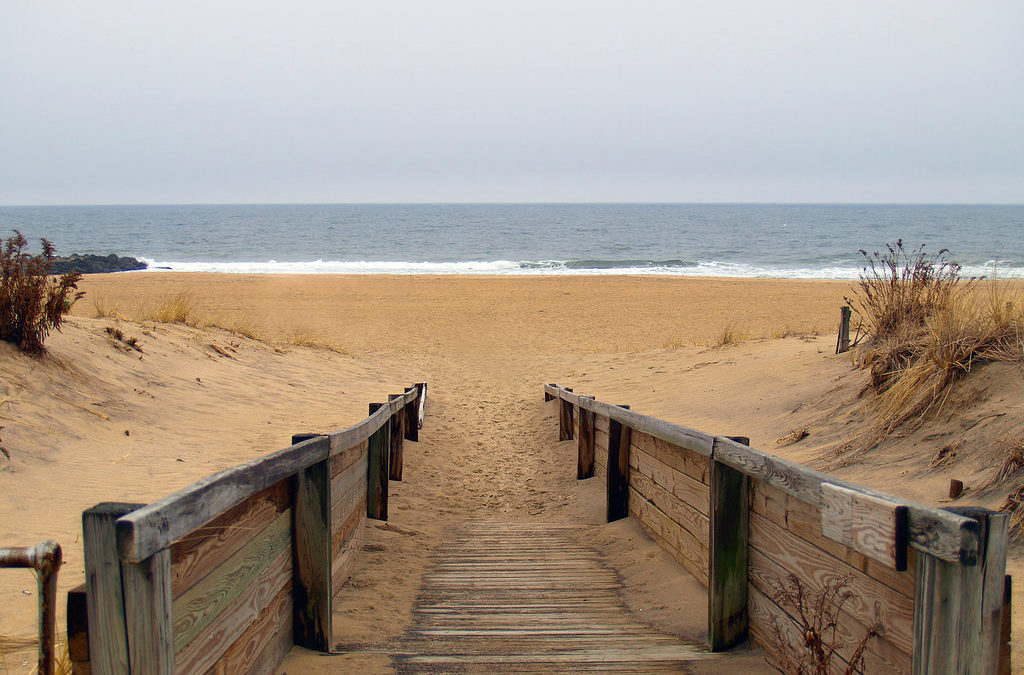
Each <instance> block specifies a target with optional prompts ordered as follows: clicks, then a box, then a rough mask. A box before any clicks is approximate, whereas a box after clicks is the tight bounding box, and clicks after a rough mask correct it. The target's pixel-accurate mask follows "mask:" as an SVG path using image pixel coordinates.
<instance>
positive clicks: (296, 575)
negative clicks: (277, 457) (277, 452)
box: [292, 459, 334, 652]
mask: <svg viewBox="0 0 1024 675" xmlns="http://www.w3.org/2000/svg"><path fill="white" fill-rule="evenodd" d="M330 473H331V467H330V460H329V459H325V460H324V461H322V462H318V463H316V464H314V465H312V466H310V467H306V468H305V469H303V470H302V471H300V472H299V473H298V474H297V475H296V476H295V508H294V511H293V513H292V516H293V518H294V520H293V539H292V550H293V552H294V561H293V568H292V575H293V576H292V589H293V593H294V624H293V629H292V630H293V634H294V639H295V644H297V645H299V646H301V647H305V648H307V649H315V650H318V651H322V652H328V651H330V649H331V635H332V625H333V624H332V621H331V619H332V616H333V615H332V602H331V600H332V598H333V597H334V593H333V592H332V590H331V589H332V586H331V535H332V534H333V531H334V526H333V525H332V522H331V515H332V514H331V506H332V504H331V476H330Z"/></svg>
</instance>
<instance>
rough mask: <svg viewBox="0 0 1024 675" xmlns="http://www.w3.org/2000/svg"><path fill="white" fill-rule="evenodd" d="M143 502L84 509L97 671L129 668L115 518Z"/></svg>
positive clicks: (92, 652)
mask: <svg viewBox="0 0 1024 675" xmlns="http://www.w3.org/2000/svg"><path fill="white" fill-rule="evenodd" d="M142 506H143V504H125V503H120V502H104V503H102V504H97V505H96V506H94V507H92V508H91V509H88V510H87V511H85V512H83V513H82V534H83V546H82V547H83V549H84V553H85V585H86V594H87V596H88V598H89V601H88V606H87V613H88V618H89V654H90V659H91V663H92V668H93V669H94V670H95V671H96V672H97V673H115V674H118V673H127V672H128V628H127V626H126V624H125V615H124V590H123V585H122V581H121V561H120V560H119V559H118V556H117V536H116V533H115V522H116V521H117V519H118V518H120V517H121V516H123V515H125V514H126V513H131V512H132V511H134V510H135V509H138V508H141V507H142Z"/></svg>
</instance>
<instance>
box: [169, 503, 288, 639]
mask: <svg viewBox="0 0 1024 675" xmlns="http://www.w3.org/2000/svg"><path fill="white" fill-rule="evenodd" d="M291 545H292V513H291V511H290V510H289V511H286V512H284V513H282V514H281V515H280V516H278V517H277V519H276V520H274V522H273V523H271V524H270V525H268V526H267V527H266V528H264V529H263V530H262V531H261V532H260V533H259V534H257V535H256V536H254V537H253V539H252V540H251V541H249V543H247V544H246V545H245V546H243V547H242V548H241V549H239V550H238V551H237V552H236V553H235V554H234V555H232V556H231V557H230V558H228V559H227V560H225V561H224V562H223V563H222V564H221V565H219V566H218V567H217V568H216V569H215V570H213V571H212V572H210V574H208V575H207V576H206V577H204V578H203V579H202V580H201V581H200V582H199V583H197V584H195V585H194V586H192V588H190V589H189V590H188V591H186V592H185V593H183V594H182V595H181V596H180V597H179V598H177V599H175V601H174V647H175V651H179V650H181V649H182V648H183V647H185V645H187V644H189V643H190V642H192V641H193V640H194V638H195V637H196V636H197V635H198V634H199V633H201V632H202V631H203V629H204V628H206V627H207V626H208V625H210V623H211V622H213V621H214V620H215V619H217V618H218V615H219V614H220V613H221V612H223V611H224V609H225V608H226V607H228V606H229V605H230V604H231V603H232V601H233V600H234V599H235V598H237V597H238V596H239V595H241V594H243V593H244V592H245V591H246V589H248V588H250V587H251V586H253V585H255V584H254V580H255V579H257V578H258V577H260V576H261V574H262V573H263V572H264V571H265V570H266V568H267V567H268V566H269V565H270V564H271V563H272V562H273V561H274V560H275V559H276V558H277V557H278V556H279V554H280V553H281V552H282V551H286V552H288V553H289V567H290V566H291V548H292V546H291ZM218 622H219V621H218ZM226 647H227V645H225V648H226Z"/></svg>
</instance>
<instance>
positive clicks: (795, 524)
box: [750, 480, 917, 599]
mask: <svg viewBox="0 0 1024 675" xmlns="http://www.w3.org/2000/svg"><path fill="white" fill-rule="evenodd" d="M750 483H751V486H750V509H751V511H753V512H754V513H757V514H758V515H761V516H764V517H765V518H767V519H768V520H770V521H772V522H773V523H775V524H776V525H778V526H780V527H783V528H785V529H787V530H789V531H790V532H792V533H794V534H796V535H797V536H799V537H800V538H801V539H804V540H806V541H807V542H809V543H811V544H813V545H815V546H817V547H818V548H820V549H822V550H823V551H826V552H828V553H829V554H831V555H832V556H834V557H836V558H839V559H840V560H842V561H843V562H845V563H846V564H847V565H850V566H851V567H853V568H855V569H858V570H860V571H861V572H864V573H865V574H867V575H868V576H869V577H872V578H874V579H877V580H879V581H881V582H882V583H883V584H885V585H887V586H888V587H889V588H890V589H892V590H893V591H895V592H897V593H899V594H900V595H902V596H904V597H906V598H910V599H913V597H914V572H913V565H910V566H909V567H910V570H911V571H907V572H898V571H896V570H895V569H893V568H891V567H888V566H887V565H883V564H882V563H880V562H877V561H875V560H872V559H871V558H868V557H867V556H865V555H864V554H862V553H858V552H857V551H854V550H853V549H851V548H849V547H847V546H844V545H842V544H840V543H839V542H837V541H833V540H832V539H829V538H827V537H824V536H822V534H821V511H820V509H818V508H817V507H815V506H813V505H811V504H808V503H806V502H803V501H800V500H799V499H797V498H796V497H794V496H792V495H789V494H786V493H785V492H783V491H782V490H779V489H778V488H774V487H772V486H771V485H768V484H766V483H764V482H763V481H759V480H752V481H750ZM916 555H917V552H916V551H914V550H911V551H909V556H910V560H911V562H913V560H914V558H915V556H916Z"/></svg>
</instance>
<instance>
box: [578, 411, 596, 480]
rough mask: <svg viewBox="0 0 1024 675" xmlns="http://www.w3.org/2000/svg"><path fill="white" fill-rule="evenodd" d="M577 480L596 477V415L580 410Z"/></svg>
mask: <svg viewBox="0 0 1024 675" xmlns="http://www.w3.org/2000/svg"><path fill="white" fill-rule="evenodd" d="M576 444H577V445H576V480H582V479H584V478H593V476H594V413H592V412H591V411H589V410H580V414H579V436H578V437H577V439H576Z"/></svg>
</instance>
